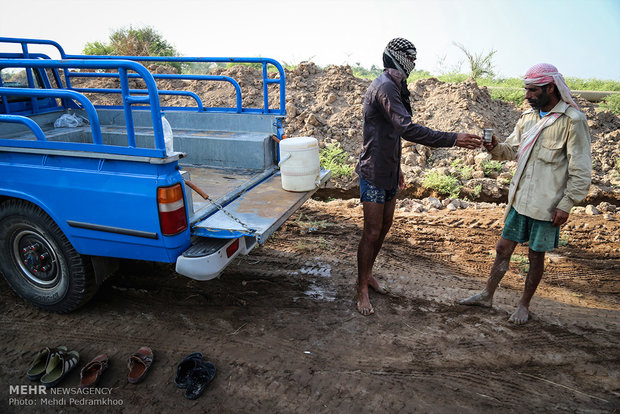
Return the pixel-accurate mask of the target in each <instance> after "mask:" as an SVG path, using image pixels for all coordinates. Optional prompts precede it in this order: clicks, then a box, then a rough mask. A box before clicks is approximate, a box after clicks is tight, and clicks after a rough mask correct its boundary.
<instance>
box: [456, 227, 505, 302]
mask: <svg viewBox="0 0 620 414" xmlns="http://www.w3.org/2000/svg"><path fill="white" fill-rule="evenodd" d="M515 247H517V242H514V241H512V240H506V239H504V238H503V237H500V239H499V241H498V242H497V245H496V246H495V251H496V252H497V255H496V256H495V261H494V262H493V266H492V267H491V273H490V275H489V279H488V280H487V284H486V287H485V288H484V290H483V291H482V292H480V293H476V294H475V295H473V296H470V297H468V298H466V299H461V300H460V301H459V302H458V303H459V304H460V305H470V306H484V307H489V308H490V307H491V306H493V295H494V294H495V289H497V286H498V285H499V282H501V280H502V279H503V277H504V275H505V274H506V272H507V271H508V267H509V265H510V257H511V256H512V252H514V250H515Z"/></svg>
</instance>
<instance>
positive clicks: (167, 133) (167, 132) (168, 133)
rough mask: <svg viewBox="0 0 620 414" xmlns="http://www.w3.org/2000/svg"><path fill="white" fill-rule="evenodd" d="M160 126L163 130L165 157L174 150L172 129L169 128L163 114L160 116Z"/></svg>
mask: <svg viewBox="0 0 620 414" xmlns="http://www.w3.org/2000/svg"><path fill="white" fill-rule="evenodd" d="M161 126H162V128H163V130H164V143H165V144H166V155H170V154H172V153H173V152H174V149H173V143H174V136H173V135H172V127H171V126H170V122H168V120H167V119H166V116H165V115H164V114H162V115H161Z"/></svg>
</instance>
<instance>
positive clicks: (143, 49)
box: [83, 26, 620, 115]
mask: <svg viewBox="0 0 620 414" xmlns="http://www.w3.org/2000/svg"><path fill="white" fill-rule="evenodd" d="M455 46H456V47H458V48H459V49H460V50H461V51H462V52H463V54H464V55H465V57H466V59H467V63H468V68H469V73H468V74H465V73H459V72H460V71H457V70H454V69H453V70H450V71H448V72H445V73H442V74H439V75H433V74H431V73H430V72H428V71H425V70H414V71H413V72H412V73H411V75H410V76H409V79H408V81H409V82H413V81H416V80H418V79H428V78H437V79H438V80H440V81H442V82H450V83H458V82H464V81H465V80H467V79H469V78H474V79H475V80H476V82H477V83H478V85H480V86H487V87H489V93H490V95H491V97H492V98H493V99H501V100H503V101H506V102H512V103H514V104H515V105H521V103H523V100H524V99H525V91H524V89H523V81H522V80H521V79H520V78H497V77H495V75H494V72H493V56H494V55H495V53H496V51H495V50H491V51H490V52H488V53H486V54H484V53H475V52H471V51H470V50H468V49H467V48H465V46H463V45H462V44H460V43H455ZM83 53H84V54H87V55H121V56H122V55H126V56H179V53H178V51H177V50H176V48H175V47H174V46H173V45H171V44H170V43H169V42H167V41H166V40H165V39H163V37H162V36H161V34H159V33H158V32H157V31H156V30H155V29H154V28H152V27H149V26H146V27H141V28H133V27H132V26H130V27H129V28H121V29H117V30H115V31H114V32H113V33H112V34H111V35H110V38H109V40H108V41H107V42H99V41H96V42H88V43H86V45H85V46H84V50H83ZM170 65H171V66H173V67H175V68H176V69H177V70H178V71H179V72H180V73H193V74H203V73H209V72H211V71H212V70H213V69H214V68H218V67H222V68H228V67H230V66H235V65H245V66H250V67H254V68H257V69H261V68H262V65H261V64H259V63H183V64H180V63H174V64H170ZM284 67H285V68H286V69H288V70H294V68H295V67H296V65H294V64H286V63H285V64H284ZM268 70H270V71H273V70H275V68H274V67H272V66H271V65H270V66H269V67H268ZM351 70H352V71H353V74H354V75H355V76H356V77H358V78H363V79H374V78H376V77H377V76H379V75H380V74H381V72H382V71H383V68H382V67H378V66H376V65H372V66H371V67H370V69H367V68H364V67H362V66H361V65H360V63H359V62H357V63H356V64H355V65H354V66H352V67H351ZM566 83H567V84H568V86H569V87H570V88H571V89H573V90H590V91H620V82H618V81H612V80H600V79H579V78H575V77H567V78H566ZM599 106H600V108H601V109H606V110H609V111H611V112H613V113H615V114H617V115H620V94H618V95H610V96H608V97H607V98H606V99H605V100H604V101H603V102H601V103H600V105H599Z"/></svg>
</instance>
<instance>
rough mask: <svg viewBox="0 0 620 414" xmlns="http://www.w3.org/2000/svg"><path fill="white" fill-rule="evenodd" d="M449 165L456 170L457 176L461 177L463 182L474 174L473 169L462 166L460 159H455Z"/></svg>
mask: <svg viewBox="0 0 620 414" xmlns="http://www.w3.org/2000/svg"><path fill="white" fill-rule="evenodd" d="M451 165H452V166H453V167H455V168H456V169H457V170H458V172H459V174H460V175H461V178H462V179H464V180H469V179H470V178H471V177H472V175H473V173H474V167H470V166H468V165H463V161H462V160H461V159H460V158H457V159H455V160H454V161H452V164H451Z"/></svg>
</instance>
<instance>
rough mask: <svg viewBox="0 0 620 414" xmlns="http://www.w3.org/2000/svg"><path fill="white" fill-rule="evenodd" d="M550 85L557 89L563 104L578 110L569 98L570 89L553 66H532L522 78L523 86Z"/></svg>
mask: <svg viewBox="0 0 620 414" xmlns="http://www.w3.org/2000/svg"><path fill="white" fill-rule="evenodd" d="M550 83H553V84H554V85H555V86H556V88H558V92H560V96H561V97H562V100H563V101H564V102H566V103H567V104H569V105H570V106H572V107H574V108H576V109H579V106H577V103H575V101H574V100H573V97H572V96H571V93H570V89H569V88H568V85H567V84H566V82H565V81H564V77H563V76H562V74H561V73H560V72H558V69H557V68H556V67H555V66H553V65H551V64H549V63H539V64H538V65H534V66H532V67H531V68H530V69H529V70H528V71H527V73H526V74H525V76H524V77H523V84H524V85H525V86H528V85H534V86H544V85H548V84H550Z"/></svg>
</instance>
